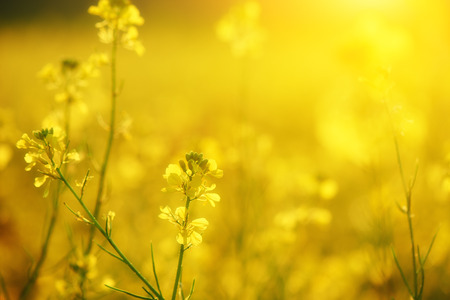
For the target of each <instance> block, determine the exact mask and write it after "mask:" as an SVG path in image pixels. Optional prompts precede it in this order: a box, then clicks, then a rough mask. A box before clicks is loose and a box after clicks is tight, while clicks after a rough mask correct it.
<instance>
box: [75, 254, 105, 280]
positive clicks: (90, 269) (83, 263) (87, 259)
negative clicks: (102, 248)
mask: <svg viewBox="0 0 450 300" xmlns="http://www.w3.org/2000/svg"><path fill="white" fill-rule="evenodd" d="M69 265H70V268H71V269H72V270H73V271H75V272H77V273H80V274H83V275H84V276H85V277H86V278H87V279H93V278H95V277H97V274H98V270H97V257H96V256H94V255H93V254H88V255H85V254H84V253H83V251H81V250H80V249H78V251H75V252H74V255H73V257H72V258H71V260H70V263H69Z"/></svg>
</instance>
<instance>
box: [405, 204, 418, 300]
mask: <svg viewBox="0 0 450 300" xmlns="http://www.w3.org/2000/svg"><path fill="white" fill-rule="evenodd" d="M407 216H408V225H409V237H410V239H411V255H412V266H413V280H414V281H413V287H414V299H417V294H418V290H417V276H418V274H417V265H416V246H415V242H414V229H413V225H412V217H411V211H409V210H408V212H407Z"/></svg>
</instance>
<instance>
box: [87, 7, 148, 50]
mask: <svg viewBox="0 0 450 300" xmlns="http://www.w3.org/2000/svg"><path fill="white" fill-rule="evenodd" d="M88 12H89V13H90V14H91V15H95V16H99V17H100V18H102V19H103V21H102V22H98V23H97V24H96V25H95V26H96V27H97V28H98V29H99V32H98V36H99V38H100V41H101V42H102V43H106V44H110V43H112V42H113V41H114V39H117V41H118V42H119V43H120V44H121V45H122V46H123V47H124V48H126V49H129V50H134V51H136V53H137V54H138V55H142V54H143V53H144V51H145V49H144V46H143V45H142V43H141V41H140V40H139V39H138V38H139V33H138V30H137V28H136V26H141V25H143V24H144V19H143V18H142V17H141V15H140V12H139V10H138V9H137V7H136V6H134V5H133V4H131V2H130V1H129V0H99V2H98V5H97V6H94V5H93V6H90V7H89V9H88Z"/></svg>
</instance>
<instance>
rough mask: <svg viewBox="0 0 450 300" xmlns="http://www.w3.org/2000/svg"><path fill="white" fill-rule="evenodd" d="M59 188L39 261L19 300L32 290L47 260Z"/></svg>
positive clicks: (56, 217) (54, 222) (57, 207)
mask: <svg viewBox="0 0 450 300" xmlns="http://www.w3.org/2000/svg"><path fill="white" fill-rule="evenodd" d="M59 190H60V189H59V186H58V188H57V189H56V194H55V196H54V198H55V199H54V201H53V207H52V215H51V217H50V223H49V225H48V229H47V233H46V235H45V240H44V243H43V244H42V248H41V254H40V256H39V259H38V261H37V263H36V265H35V266H34V268H33V271H32V272H31V275H30V276H29V278H28V281H27V283H26V285H25V287H24V288H23V289H22V291H21V293H20V297H19V299H20V300H24V299H27V298H28V295H29V293H30V292H31V290H32V289H33V287H34V285H35V283H36V280H37V279H38V277H39V274H40V271H41V268H42V265H43V264H44V262H45V260H46V258H47V254H48V246H49V244H50V240H51V237H52V235H53V231H54V229H55V224H56V221H57V219H58V210H59V205H58V199H59Z"/></svg>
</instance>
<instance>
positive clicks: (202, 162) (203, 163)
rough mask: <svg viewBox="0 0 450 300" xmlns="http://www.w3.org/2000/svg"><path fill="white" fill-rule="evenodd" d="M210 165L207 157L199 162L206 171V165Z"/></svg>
mask: <svg viewBox="0 0 450 300" xmlns="http://www.w3.org/2000/svg"><path fill="white" fill-rule="evenodd" d="M207 165H208V160H207V159H206V158H205V159H204V160H202V161H201V162H200V163H199V164H198V166H199V167H200V168H202V170H203V171H205V168H206V166H207Z"/></svg>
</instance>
